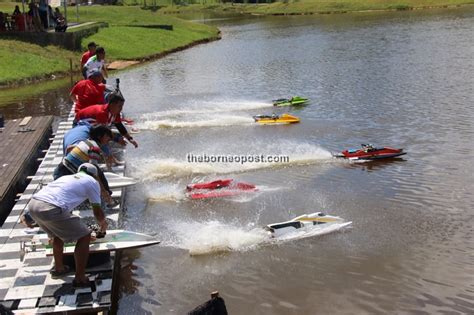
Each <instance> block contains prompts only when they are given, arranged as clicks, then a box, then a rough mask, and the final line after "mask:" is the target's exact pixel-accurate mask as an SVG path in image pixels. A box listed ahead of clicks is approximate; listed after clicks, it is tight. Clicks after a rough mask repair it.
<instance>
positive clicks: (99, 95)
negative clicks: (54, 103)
mask: <svg viewBox="0 0 474 315" xmlns="http://www.w3.org/2000/svg"><path fill="white" fill-rule="evenodd" d="M102 80H103V77H102V73H101V72H100V70H99V69H94V70H93V71H91V72H90V73H89V77H88V78H87V79H86V80H81V81H79V82H77V83H76V85H74V87H73V88H72V89H71V93H70V94H69V95H70V97H71V100H72V101H73V102H74V103H75V104H76V107H75V109H74V110H75V112H76V113H77V112H78V111H80V110H81V109H84V108H86V107H88V106H91V105H96V104H105V99H104V92H105V84H103V83H102Z"/></svg>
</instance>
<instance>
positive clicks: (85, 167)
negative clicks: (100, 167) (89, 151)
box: [77, 163, 97, 177]
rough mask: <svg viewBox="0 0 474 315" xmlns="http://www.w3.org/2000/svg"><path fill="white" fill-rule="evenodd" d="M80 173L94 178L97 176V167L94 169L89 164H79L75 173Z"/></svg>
mask: <svg viewBox="0 0 474 315" xmlns="http://www.w3.org/2000/svg"><path fill="white" fill-rule="evenodd" d="M81 171H83V172H85V173H86V174H88V175H90V176H94V177H96V176H97V167H95V165H94V164H91V163H84V164H81V165H80V166H79V168H78V169H77V172H78V173H79V172H81Z"/></svg>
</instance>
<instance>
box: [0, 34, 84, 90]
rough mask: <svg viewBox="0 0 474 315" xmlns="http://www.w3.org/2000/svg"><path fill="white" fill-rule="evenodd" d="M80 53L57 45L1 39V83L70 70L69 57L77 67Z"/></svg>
mask: <svg viewBox="0 0 474 315" xmlns="http://www.w3.org/2000/svg"><path fill="white" fill-rule="evenodd" d="M79 58H80V54H79V53H77V52H72V51H69V50H66V49H61V48H58V47H55V46H47V47H41V46H38V45H33V44H29V43H24V42H20V41H15V40H3V39H2V40H0V85H6V84H9V83H12V82H14V81H16V80H20V79H27V78H39V77H45V76H50V75H51V74H56V73H60V72H66V71H69V68H70V66H69V59H72V60H73V61H74V63H75V67H77V64H78V60H79Z"/></svg>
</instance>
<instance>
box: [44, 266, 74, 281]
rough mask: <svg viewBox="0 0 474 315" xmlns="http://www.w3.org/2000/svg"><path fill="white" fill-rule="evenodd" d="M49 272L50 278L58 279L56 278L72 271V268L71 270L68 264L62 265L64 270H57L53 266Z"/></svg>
mask: <svg viewBox="0 0 474 315" xmlns="http://www.w3.org/2000/svg"><path fill="white" fill-rule="evenodd" d="M49 273H50V274H51V278H53V279H58V278H62V277H64V276H66V275H68V274H70V273H73V270H71V267H69V266H68V265H64V270H61V271H58V270H56V269H55V267H53V268H52V269H51V270H50V271H49Z"/></svg>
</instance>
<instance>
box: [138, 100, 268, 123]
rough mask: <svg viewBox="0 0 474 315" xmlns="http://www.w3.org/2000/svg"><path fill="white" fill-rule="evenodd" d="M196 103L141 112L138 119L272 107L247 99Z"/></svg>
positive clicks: (157, 118)
mask: <svg viewBox="0 0 474 315" xmlns="http://www.w3.org/2000/svg"><path fill="white" fill-rule="evenodd" d="M197 106H198V105H192V106H191V108H183V109H171V110H164V111H158V112H153V113H147V114H143V115H142V116H141V119H140V120H143V121H146V120H150V119H151V120H159V119H162V118H164V117H177V116H189V115H196V114H214V113H223V112H233V111H245V110H252V109H259V108H268V107H273V105H272V104H271V103H265V102H249V101H241V102H239V101H232V102H203V103H202V104H199V107H198V108H196V107H197Z"/></svg>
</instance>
